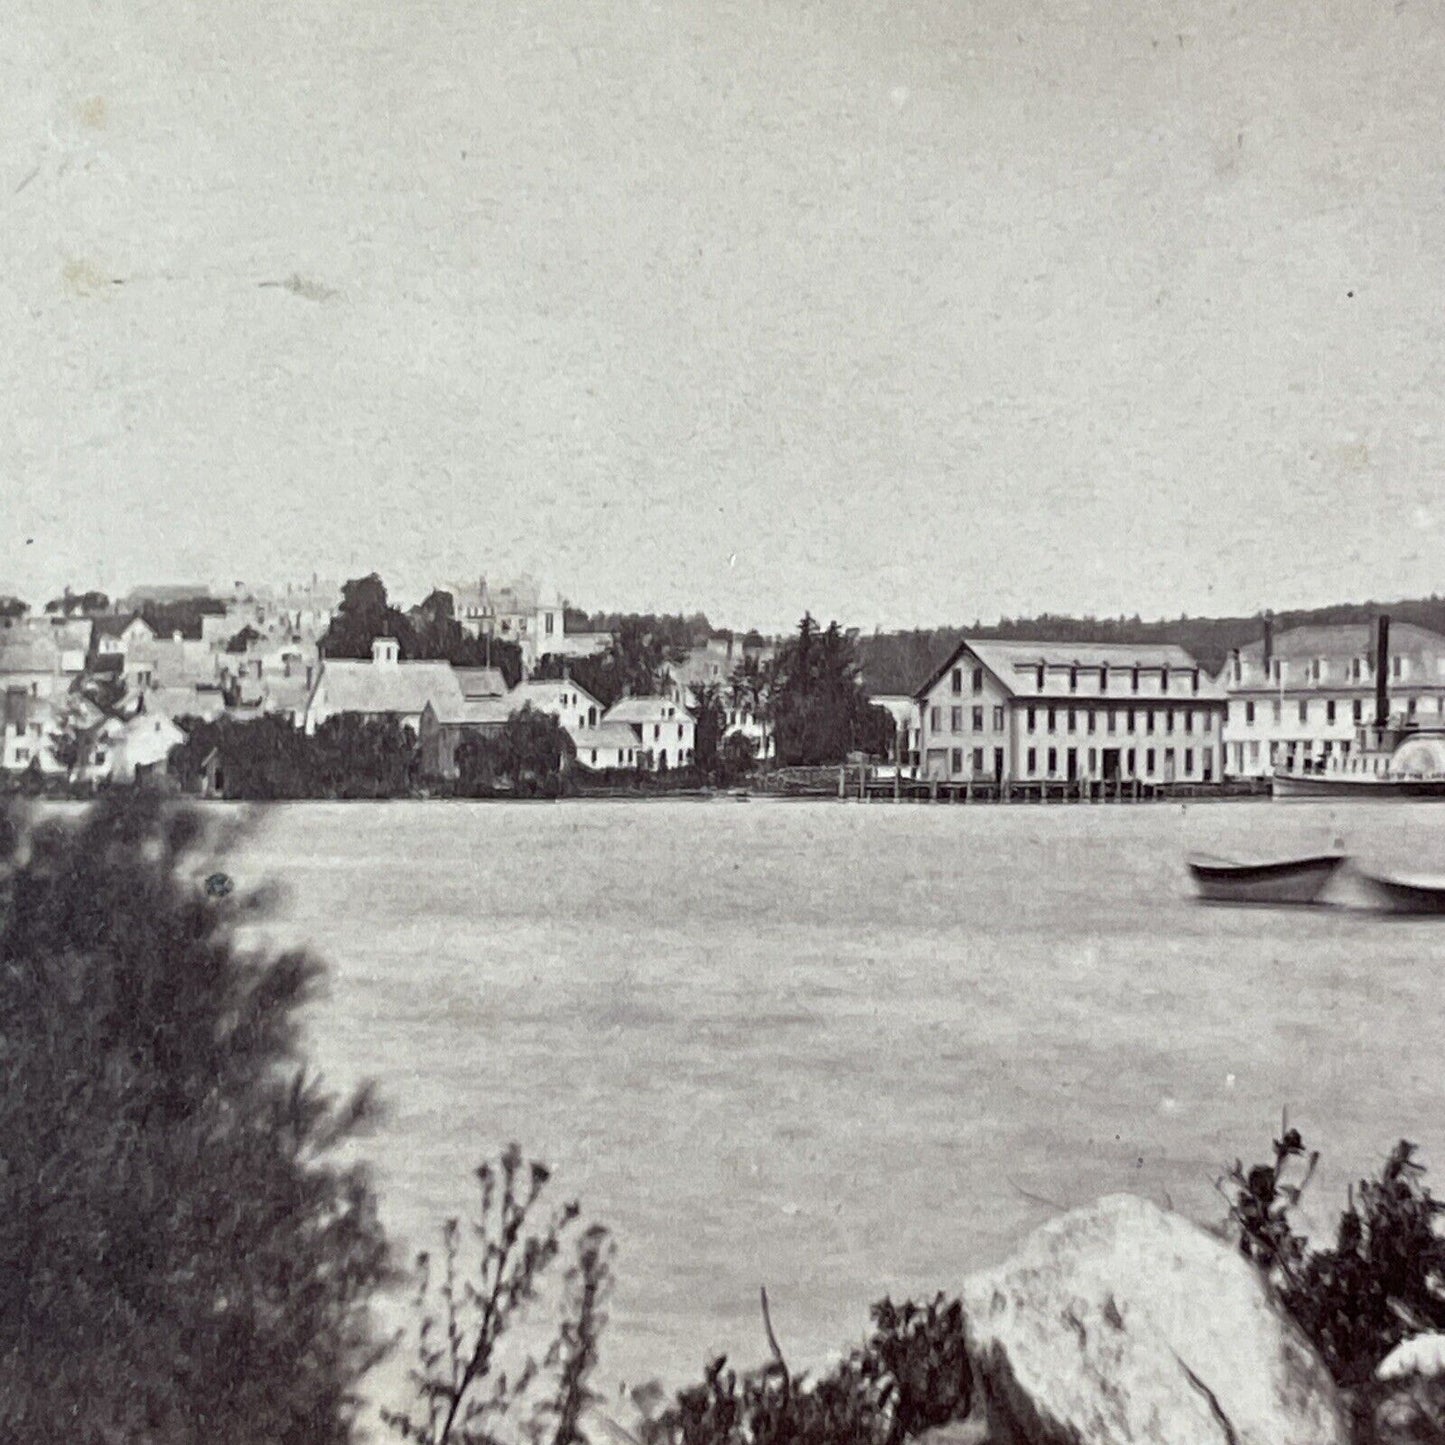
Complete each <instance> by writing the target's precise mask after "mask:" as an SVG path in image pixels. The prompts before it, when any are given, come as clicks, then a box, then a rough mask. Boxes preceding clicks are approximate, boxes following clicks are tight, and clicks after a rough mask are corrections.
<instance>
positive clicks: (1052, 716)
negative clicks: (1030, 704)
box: [1049, 707, 1059, 732]
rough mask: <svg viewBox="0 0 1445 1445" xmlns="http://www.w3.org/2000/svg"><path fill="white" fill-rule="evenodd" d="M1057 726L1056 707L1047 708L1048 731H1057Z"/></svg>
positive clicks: (1057, 714)
mask: <svg viewBox="0 0 1445 1445" xmlns="http://www.w3.org/2000/svg"><path fill="white" fill-rule="evenodd" d="M1058 726H1059V713H1058V709H1057V708H1052V707H1051V708H1050V709H1049V731H1050V732H1055V731H1057V729H1058Z"/></svg>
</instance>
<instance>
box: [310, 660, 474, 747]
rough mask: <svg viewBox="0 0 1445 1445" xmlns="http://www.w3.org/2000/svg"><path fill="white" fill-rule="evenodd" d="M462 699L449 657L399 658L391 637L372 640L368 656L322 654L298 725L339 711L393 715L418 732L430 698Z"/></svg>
mask: <svg viewBox="0 0 1445 1445" xmlns="http://www.w3.org/2000/svg"><path fill="white" fill-rule="evenodd" d="M462 701H463V698H462V690H461V686H460V684H459V683H458V682H457V677H456V673H455V672H453V670H452V667H451V664H450V663H447V662H402V661H401V650H400V646H399V644H398V643H397V641H396V639H395V638H394V637H378V638H376V639H375V641H373V642H372V644H371V661H369V662H361V661H355V660H353V659H350V658H333V657H328V658H325V659H324V660H323V661H322V663H321V669H320V671H319V672H318V673H317V675H316V682H315V684H314V685H313V686H312V689H311V695H310V697H309V698H307V700H306V707H305V709H304V711H303V714H302V725H303V726H304V727H305V729H306V731H307V732H308V733H313V732H315V731H316V729H317V728H318V727H319V726H320V725H321V724H322V723H323V722H325V721H326V719H327V718H330V717H335V716H337V715H338V714H339V713H349V714H351V715H353V716H356V717H363V718H371V719H382V718H394V719H396V721H397V722H399V723H401V725H402V726H403V727H406V728H409V729H410V730H411V731H412V732H413V733H416V732H417V731H418V730H419V729H420V727H421V715H422V713H423V711H424V710H425V709H426V705H427V703H428V702H433V703H436V704H437V706H438V708H442V707H443V706H445V707H449V708H453V709H454V708H456V707H457V706H459V705H460V704H461V703H462Z"/></svg>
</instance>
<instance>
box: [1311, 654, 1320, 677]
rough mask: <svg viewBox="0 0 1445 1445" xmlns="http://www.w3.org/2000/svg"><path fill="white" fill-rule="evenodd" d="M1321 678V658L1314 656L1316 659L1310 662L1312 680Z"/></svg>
mask: <svg viewBox="0 0 1445 1445" xmlns="http://www.w3.org/2000/svg"><path fill="white" fill-rule="evenodd" d="M1319 680H1320V660H1319V658H1317V657H1316V658H1314V659H1313V660H1312V661H1311V662H1310V681H1311V682H1318V681H1319Z"/></svg>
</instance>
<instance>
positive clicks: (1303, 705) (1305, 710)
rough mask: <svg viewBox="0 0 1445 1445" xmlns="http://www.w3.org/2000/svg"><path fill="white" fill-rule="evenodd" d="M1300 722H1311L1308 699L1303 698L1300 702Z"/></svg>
mask: <svg viewBox="0 0 1445 1445" xmlns="http://www.w3.org/2000/svg"><path fill="white" fill-rule="evenodd" d="M1299 720H1300V721H1301V722H1302V723H1307V722H1308V721H1309V720H1310V705H1309V700H1308V699H1307V698H1303V697H1302V698H1300V700H1299Z"/></svg>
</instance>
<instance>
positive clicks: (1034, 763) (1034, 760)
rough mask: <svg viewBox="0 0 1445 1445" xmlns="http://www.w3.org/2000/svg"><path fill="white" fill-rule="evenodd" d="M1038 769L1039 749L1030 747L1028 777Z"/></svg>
mask: <svg viewBox="0 0 1445 1445" xmlns="http://www.w3.org/2000/svg"><path fill="white" fill-rule="evenodd" d="M1038 770H1039V750H1038V749H1037V748H1030V749H1029V777H1033V775H1034V774H1035V773H1036V772H1038Z"/></svg>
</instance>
